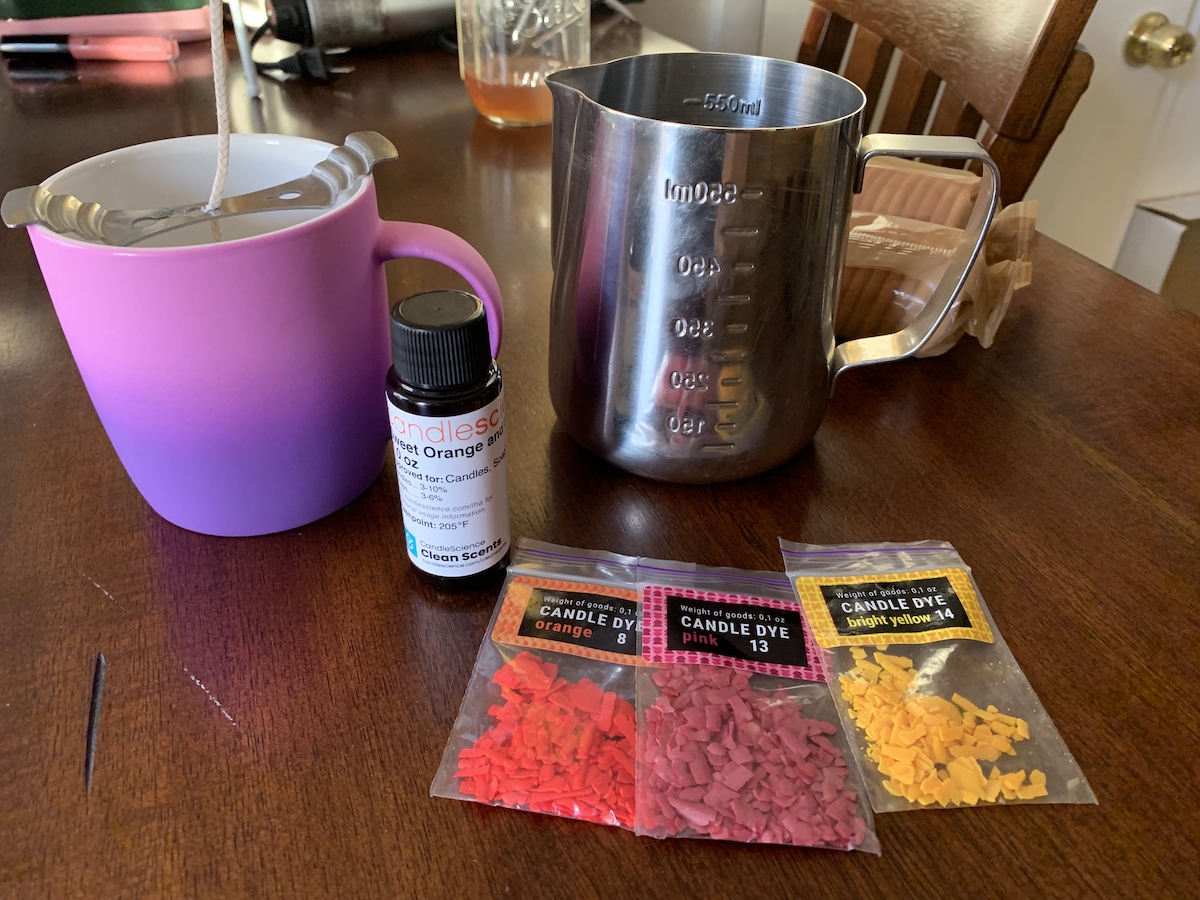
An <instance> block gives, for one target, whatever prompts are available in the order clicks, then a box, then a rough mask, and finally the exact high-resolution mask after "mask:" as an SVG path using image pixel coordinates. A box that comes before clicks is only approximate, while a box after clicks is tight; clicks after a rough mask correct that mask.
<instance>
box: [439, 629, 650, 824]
mask: <svg viewBox="0 0 1200 900" xmlns="http://www.w3.org/2000/svg"><path fill="white" fill-rule="evenodd" d="M492 681H493V682H495V683H496V684H497V685H499V686H500V695H501V697H502V699H503V702H502V703H497V704H496V705H494V706H492V707H491V708H490V709H489V710H488V714H489V715H490V716H492V717H493V718H494V719H495V720H496V724H495V726H493V727H492V728H490V729H489V730H488V731H486V732H484V734H483V735H482V736H481V737H480V738H479V739H478V740H477V741H475V743H474V744H472V745H471V746H470V747H467V748H466V749H464V750H463V751H461V752H460V753H459V755H458V771H456V772H455V773H454V777H455V778H459V779H461V784H460V786H459V790H460V791H462V793H463V794H466V795H468V796H471V797H474V798H475V799H476V800H479V801H480V802H483V803H491V804H495V805H500V806H508V807H515V808H519V809H526V810H530V811H531V812H542V813H550V814H552V815H558V816H568V817H570V818H573V819H583V820H585V821H588V822H599V823H601V824H605V825H619V826H621V827H623V828H632V827H633V807H634V794H635V790H634V772H635V768H634V728H635V722H636V713H635V712H634V709H633V706H632V704H630V703H629V701H628V700H625V699H624V698H622V697H618V696H617V695H616V694H614V693H613V692H612V691H605V690H604V689H603V688H601V687H599V686H598V685H597V684H595V683H594V682H592V681H589V680H588V679H586V678H583V679H581V680H579V681H576V682H570V681H567V680H566V679H565V678H560V677H558V666H556V665H555V664H554V663H547V662H543V661H542V660H541V658H539V657H537V656H535V655H534V654H532V653H529V652H528V651H525V652H522V653H519V654H517V656H516V657H515V658H514V659H513V660H512V661H511V662H509V663H507V664H506V665H504V666H502V667H501V668H500V669H499V670H498V671H497V672H496V674H495V675H493V676H492Z"/></svg>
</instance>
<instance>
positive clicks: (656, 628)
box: [642, 585, 825, 681]
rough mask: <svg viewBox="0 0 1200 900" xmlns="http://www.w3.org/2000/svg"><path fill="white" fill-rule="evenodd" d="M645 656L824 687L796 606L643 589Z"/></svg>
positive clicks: (668, 589)
mask: <svg viewBox="0 0 1200 900" xmlns="http://www.w3.org/2000/svg"><path fill="white" fill-rule="evenodd" d="M642 648H643V656H644V657H645V659H646V660H647V661H648V662H652V663H689V664H695V665H710V666H723V667H725V668H730V669H740V670H742V671H746V672H758V673H761V674H764V675H779V676H782V677H784V678H799V679H803V680H805V681H825V673H824V670H823V669H822V667H821V659H820V656H819V655H818V653H817V647H816V644H815V643H814V642H813V639H812V634H811V633H810V632H809V629H808V627H807V625H806V624H805V621H804V617H803V614H802V613H801V610H800V604H798V603H796V602H795V601H787V600H775V599H773V598H770V597H754V596H749V595H746V594H726V593H724V592H721V591H702V590H696V589H694V588H677V587H669V586H666V585H646V586H645V587H643V588H642Z"/></svg>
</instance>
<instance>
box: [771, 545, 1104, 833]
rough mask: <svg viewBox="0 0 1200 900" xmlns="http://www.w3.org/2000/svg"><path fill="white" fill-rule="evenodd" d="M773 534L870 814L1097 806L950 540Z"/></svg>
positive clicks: (1080, 772) (1085, 780)
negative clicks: (826, 541) (828, 540)
mask: <svg viewBox="0 0 1200 900" xmlns="http://www.w3.org/2000/svg"><path fill="white" fill-rule="evenodd" d="M779 544H780V547H781V549H782V551H783V559H784V565H785V568H786V570H787V573H788V576H789V577H790V578H791V579H792V585H793V588H794V590H795V594H796V597H797V598H798V599H799V600H800V602H801V604H802V605H803V607H804V614H805V618H806V620H807V623H808V625H809V626H810V628H811V629H812V633H813V637H814V639H815V641H816V643H817V644H818V646H819V647H820V648H821V649H820V655H821V660H822V663H823V665H824V666H825V670H826V672H827V673H828V674H829V677H830V684H831V686H832V687H833V695H834V699H835V702H836V705H837V709H838V713H839V714H840V716H841V719H842V723H843V724H844V725H845V728H846V730H847V732H848V733H850V734H851V735H852V741H853V745H854V752H855V754H856V755H857V756H858V759H859V762H860V764H861V768H862V773H863V777H864V779H865V781H866V785H867V791H868V793H869V794H870V798H871V804H872V806H873V807H874V808H875V811H876V812H880V813H882V812H895V811H899V810H907V809H921V808H931V809H941V808H944V807H956V806H976V805H980V806H987V805H992V804H997V803H1009V804H1012V803H1095V802H1096V798H1095V795H1094V794H1093V793H1092V790H1091V787H1090V786H1089V785H1088V782H1087V779H1086V778H1085V777H1084V775H1083V772H1082V771H1080V769H1079V766H1078V764H1077V763H1076V762H1075V759H1074V757H1072V756H1071V752H1070V751H1069V750H1068V749H1067V747H1066V744H1064V743H1063V740H1062V738H1061V737H1060V736H1059V733H1058V731H1057V729H1055V727H1054V723H1053V722H1051V721H1050V717H1049V716H1048V715H1047V714H1046V711H1045V709H1043V707H1042V704H1041V703H1040V702H1039V701H1038V698H1037V695H1036V694H1034V692H1033V688H1032V687H1030V685H1029V682H1028V681H1027V680H1026V679H1025V676H1024V674H1023V673H1022V672H1021V669H1020V667H1019V666H1018V665H1017V662H1016V660H1015V659H1014V658H1013V655H1012V653H1011V651H1010V650H1009V649H1008V645H1007V644H1005V643H1004V639H1003V638H1002V637H1001V636H1000V632H999V630H998V629H997V628H996V623H995V622H994V621H993V620H992V617H991V614H990V613H989V612H988V609H987V606H986V605H985V604H984V602H983V598H982V597H981V596H980V595H979V590H978V588H977V587H976V585H975V581H974V579H973V578H972V576H971V570H970V569H969V568H968V567H967V565H966V564H965V563H964V562H963V560H962V558H961V557H960V556H959V555H958V553H957V552H956V551H955V550H954V548H953V547H952V546H951V545H950V544H946V543H943V542H940V541H924V542H920V543H915V544H878V545H869V544H844V545H837V546H824V547H822V546H816V545H810V544H795V543H792V542H790V541H784V540H781V541H780V542H779Z"/></svg>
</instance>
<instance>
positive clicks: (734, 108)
mask: <svg viewBox="0 0 1200 900" xmlns="http://www.w3.org/2000/svg"><path fill="white" fill-rule="evenodd" d="M679 102H680V103H684V104H686V105H688V106H703V107H704V108H705V109H711V110H715V111H716V112H731V113H740V114H741V115H743V116H759V115H762V98H761V97H758V98H755V99H754V100H747V99H746V98H745V97H739V96H738V95H737V94H714V93H708V94H705V95H704V96H703V97H684V98H683V99H682V100H680V101H679Z"/></svg>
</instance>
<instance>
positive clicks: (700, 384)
mask: <svg viewBox="0 0 1200 900" xmlns="http://www.w3.org/2000/svg"><path fill="white" fill-rule="evenodd" d="M671 387H673V388H682V389H683V390H685V391H707V390H708V373H707V372H679V371H676V372H672V373H671Z"/></svg>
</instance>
